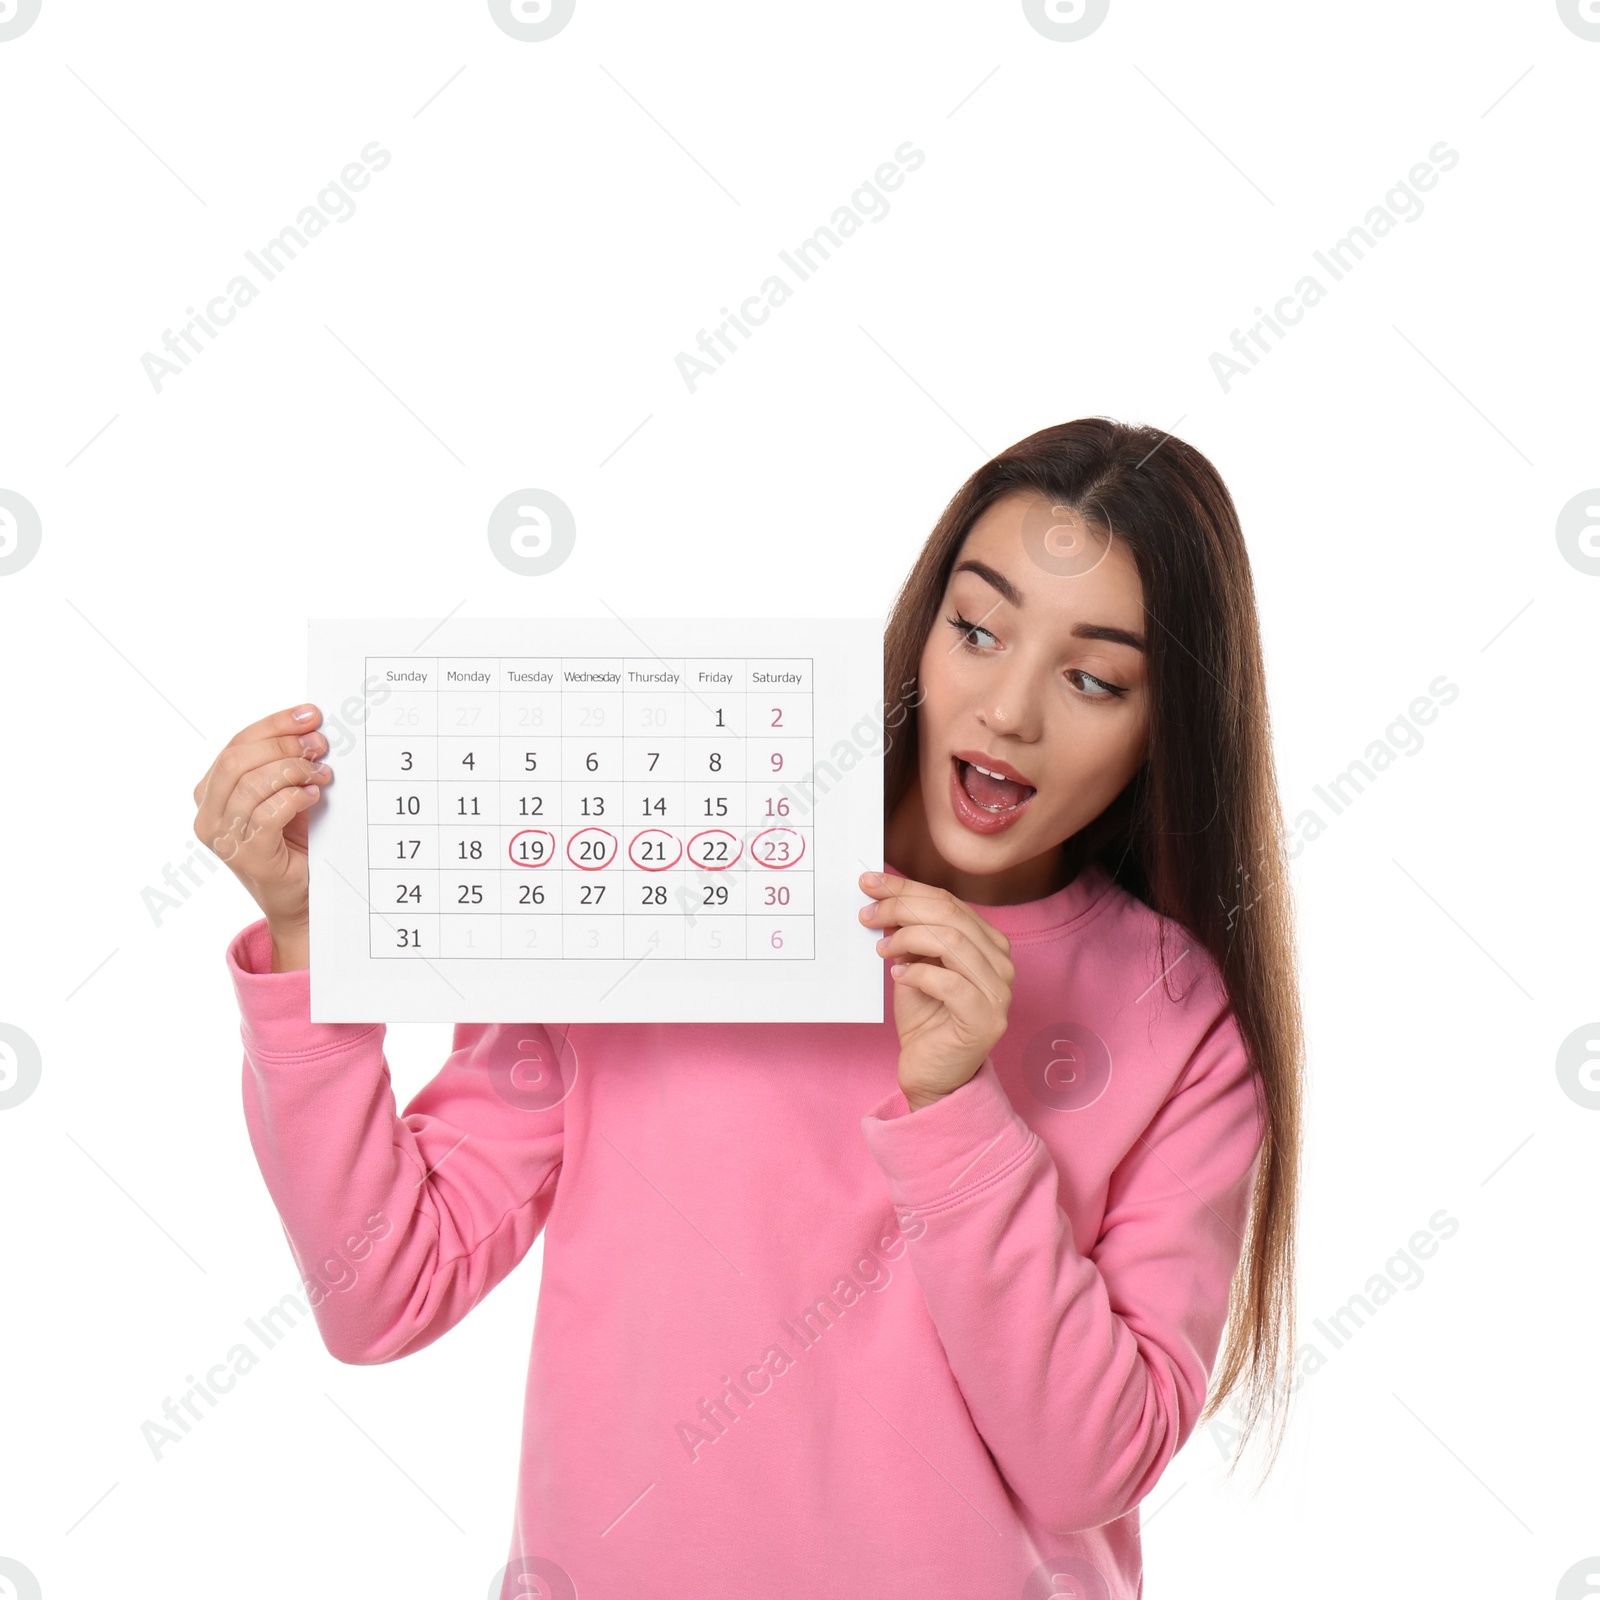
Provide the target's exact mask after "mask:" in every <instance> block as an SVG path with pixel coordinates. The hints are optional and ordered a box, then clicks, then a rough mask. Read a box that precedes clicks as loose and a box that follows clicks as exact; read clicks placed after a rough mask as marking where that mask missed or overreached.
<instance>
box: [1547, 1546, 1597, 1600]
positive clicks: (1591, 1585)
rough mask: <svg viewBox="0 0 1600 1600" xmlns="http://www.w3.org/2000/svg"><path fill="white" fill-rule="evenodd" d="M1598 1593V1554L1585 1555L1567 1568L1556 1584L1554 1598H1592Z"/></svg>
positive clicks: (1589, 1599) (1557, 1599) (1577, 1599)
mask: <svg viewBox="0 0 1600 1600" xmlns="http://www.w3.org/2000/svg"><path fill="white" fill-rule="evenodd" d="M1597 1594H1600V1556H1585V1557H1584V1559H1583V1560H1582V1561H1579V1562H1577V1563H1576V1564H1575V1565H1573V1566H1570V1567H1568V1568H1567V1570H1566V1571H1565V1572H1563V1573H1562V1574H1561V1581H1560V1582H1559V1583H1558V1584H1557V1585H1556V1600H1593V1597H1594V1596H1595V1595H1597Z"/></svg>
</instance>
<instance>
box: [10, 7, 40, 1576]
mask: <svg viewBox="0 0 1600 1600" xmlns="http://www.w3.org/2000/svg"><path fill="white" fill-rule="evenodd" d="M33 9H34V10H35V11H37V10H38V9H39V8H38V6H37V5H36V6H34V8H33ZM4 37H5V35H3V34H0V38H4ZM43 1593H44V1591H43V1590H42V1589H41V1588H40V1587H39V1580H38V1579H37V1578H36V1577H34V1575H33V1574H32V1573H31V1572H30V1571H29V1570H28V1569H27V1568H26V1567H25V1566H23V1564H22V1563H21V1562H20V1561H13V1560H12V1559H11V1557H10V1556H0V1595H3V1596H5V1600H40V1596H41V1595H42V1594H43Z"/></svg>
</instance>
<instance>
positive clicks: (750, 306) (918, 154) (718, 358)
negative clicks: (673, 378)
mask: <svg viewBox="0 0 1600 1600" xmlns="http://www.w3.org/2000/svg"><path fill="white" fill-rule="evenodd" d="M927 159H928V158H927V156H926V155H924V154H923V152H922V151H920V150H919V149H917V147H916V146H915V145H914V144H912V142H911V141H910V140H909V139H906V140H904V141H903V142H902V143H901V144H899V145H897V146H896V147H895V152H894V160H893V161H885V162H883V163H882V164H881V165H880V166H879V168H878V170H877V171H876V172H874V173H873V175H872V178H871V179H869V180H865V181H863V182H862V184H861V185H860V187H859V188H857V189H856V191H855V193H854V194H852V195H851V196H850V203H849V204H848V205H842V206H839V207H838V208H837V209H835V211H834V213H833V215H832V216H831V217H830V218H829V219H828V222H827V223H824V224H823V225H822V226H821V227H820V228H818V229H817V230H816V232H815V233H813V234H812V235H811V236H810V238H808V239H802V240H801V241H800V243H799V244H797V245H796V246H795V247H794V250H793V252H792V253H791V252H790V251H788V250H780V251H779V252H778V257H779V259H780V260H781V261H782V262H783V264H784V265H785V266H786V267H788V268H789V270H790V271H791V272H793V273H794V275H795V277H796V278H797V279H798V280H799V283H804V282H805V281H806V279H807V278H809V277H811V276H812V274H813V273H815V272H816V271H817V270H818V268H820V267H821V266H822V265H823V263H824V262H826V261H831V260H832V259H833V257H832V255H831V253H830V251H832V250H837V249H839V247H840V246H841V245H842V244H843V243H844V241H845V240H846V239H848V238H850V236H851V235H852V234H854V233H855V232H856V230H857V229H858V228H860V226H861V224H862V223H863V222H882V221H883V219H884V218H885V217H886V216H888V215H889V202H888V200H887V199H885V198H884V195H883V193H882V191H883V190H884V189H888V190H889V191H890V192H891V193H892V192H893V191H894V190H896V189H898V188H899V187H900V185H901V184H902V183H904V182H905V181H906V173H908V172H915V171H916V170H917V168H918V167H920V166H921V165H922V164H923V162H924V161H926V160H927ZM829 223H831V224H832V226H831V227H830V226H829ZM797 287H798V284H796V285H795V286H794V287H791V286H790V283H789V280H788V279H787V278H785V277H784V275H783V274H782V273H781V272H775V273H773V274H772V276H771V277H770V278H767V279H765V280H764V281H763V282H762V285H761V287H760V288H759V289H758V290H757V291H756V292H755V293H754V294H752V295H749V296H747V297H746V298H745V299H744V300H742V301H740V302H739V310H738V312H737V313H735V312H733V311H730V310H729V309H728V307H727V306H723V307H722V308H721V315H722V317H723V319H724V320H723V321H722V322H720V323H718V324H717V327H716V328H715V330H714V331H713V332H711V333H707V332H706V330H705V329H704V328H702V329H701V330H700V332H699V335H698V337H697V338H696V339H695V346H696V348H697V349H698V350H700V352H701V353H702V354H703V355H707V356H710V358H711V364H710V365H708V364H707V363H706V362H705V361H702V360H701V359H700V357H699V356H696V355H691V354H690V353H689V352H688V351H685V350H680V351H679V352H678V354H677V358H676V365H677V368H678V376H679V377H681V378H682V379H683V381H684V383H685V384H687V385H688V389H689V393H690V394H693V393H694V392H695V385H696V384H697V383H698V382H699V380H700V379H701V378H710V377H714V376H715V374H716V371H717V368H718V367H720V366H721V365H722V364H723V362H725V361H726V360H727V359H728V356H729V355H732V354H733V353H734V352H735V351H736V350H737V349H738V348H739V346H738V345H736V344H735V343H734V342H733V339H732V338H731V337H730V330H731V331H732V332H733V333H738V334H740V335H742V336H743V337H744V338H745V339H746V340H748V339H749V338H750V334H751V329H750V328H748V327H746V326H745V324H746V323H753V324H755V326H756V327H759V326H760V325H761V324H762V323H764V322H765V321H766V320H767V318H768V317H770V316H771V315H772V313H773V311H774V310H775V309H776V308H777V307H778V306H781V305H782V304H783V303H784V301H786V300H787V299H788V298H789V297H790V295H792V294H793V293H794V290H795V288H797ZM741 318H742V319H743V320H741ZM713 339H715V340H717V341H718V343H720V344H721V345H722V350H719V349H718V348H717V346H716V344H713V343H712V340H713ZM723 350H726V351H727V353H728V355H724V354H723V353H722V351H723Z"/></svg>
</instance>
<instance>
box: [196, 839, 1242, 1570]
mask: <svg viewBox="0 0 1600 1600" xmlns="http://www.w3.org/2000/svg"><path fill="white" fill-rule="evenodd" d="M863 903H865V897H863ZM978 910H979V911H980V913H981V914H982V915H983V916H985V917H986V918H988V920H989V921H990V922H992V923H993V924H994V925H995V926H996V927H998V928H999V929H1001V930H1002V931H1003V932H1004V933H1005V934H1006V935H1007V936H1008V937H1009V938H1010V940H1011V944H1012V959H1013V962H1014V964H1015V966H1016V981H1015V984H1014V986H1013V1000H1012V1006H1011V1011H1010V1022H1009V1027H1008V1030H1007V1032H1006V1034H1005V1037H1004V1038H1003V1039H1002V1040H1001V1041H1000V1043H999V1044H998V1045H997V1046H996V1048H995V1050H994V1053H993V1055H992V1056H991V1057H990V1059H989V1060H988V1061H986V1062H985V1063H984V1065H983V1067H982V1068H981V1070H980V1071H979V1072H978V1074H977V1075H976V1076H975V1077H974V1078H973V1079H972V1080H971V1081H970V1082H969V1083H967V1084H965V1085H963V1086H962V1087H961V1088H960V1089H957V1090H956V1091H955V1092H954V1093H952V1094H950V1095H947V1096H946V1097H945V1098H944V1099H942V1100H938V1101H935V1102H934V1103H933V1104H931V1105H929V1106H926V1107H924V1108H923V1109H922V1110H920V1111H915V1112H913V1111H911V1109H910V1108H909V1106H908V1105H907V1103H906V1100H905V1097H904V1095H902V1094H901V1092H900V1089H899V1086H898V1081H897V1074H896V1062H897V1056H898V1039H897V1036H896V1033H895V1028H894V1023H893V1021H892V1015H893V1012H892V1007H891V1008H890V1009H887V1010H886V1012H885V1015H886V1017H889V1018H890V1019H891V1020H888V1021H885V1022H883V1023H881V1024H879V1023H865V1024H843V1023H841V1024H820V1023H819V1024H804V1025H797V1024H778V1023H758V1024H738V1025H712V1024H703V1025H684V1024H673V1025H667V1024H657V1025H647V1024H587V1025H574V1026H570V1027H560V1026H557V1025H556V1024H553V1023H551V1024H543V1025H541V1024H537V1023H528V1024H525V1025H515V1026H510V1025H502V1024H461V1025H458V1026H457V1027H456V1030H455V1035H454V1046H453V1049H452V1051H451V1054H450V1057H449V1059H448V1060H447V1061H446V1062H445V1064H444V1067H443V1069H442V1070H441V1071H440V1072H439V1074H438V1075H437V1076H436V1077H435V1078H433V1079H432V1081H431V1082H429V1083H428V1084H427V1085H426V1086H425V1087H424V1088H423V1089H421V1090H420V1091H419V1092H418V1093H417V1094H416V1095H415V1096H414V1097H413V1098H412V1099H411V1101H410V1103H409V1104H408V1105H407V1106H406V1108H405V1111H404V1112H403V1113H400V1114H397V1113H396V1108H395V1102H394V1094H393V1090H392V1088H391V1086H390V1081H389V1071H388V1067H387V1065H386V1064H385V1061H384V1056H383V1040H384V1029H383V1028H382V1026H379V1025H373V1026H366V1025H362V1024H356V1023H313V1022H311V1021H310V1020H309V991H308V979H307V974H306V973H305V972H303V971H301V972H284V973H273V972H272V971H271V970H270V969H271V950H270V943H269V940H268V936H267V928H266V924H265V922H257V923H254V924H252V925H251V926H250V927H248V928H246V929H245V930H244V931H243V932H242V933H240V934H239V935H238V937H237V938H236V939H235V940H234V941H233V943H232V944H231V946H230V947H229V950H228V963H229V969H230V972H231V974H232V977H233V981H234V984H235V985H236V988H237V991H238V997H239V1005H240V1009H241V1012H242V1015H243V1023H242V1029H241V1031H242V1034H243V1039H244V1047H245V1060H244V1106H245V1117H246V1120H247V1123H248V1126H249V1132H250V1139H251V1143H252V1145H253V1147H254V1150H255V1154H256V1158H257V1160H258V1162H259V1163H260V1167H261V1172H262V1175H263V1177H264V1178H265V1179H266V1184H267V1188H268V1190H269V1191H270V1193H271V1195H272V1199H273V1201H274V1203H275V1204H276V1205H277V1208H278V1211H279V1213H280V1215H281V1217H282V1220H283V1225H284V1231H285V1233H286V1234H287V1236H288V1239H289V1242H290V1245H291V1247H292V1249H293V1251H294V1255H295V1260H296V1264H297V1266H298V1268H299V1271H300V1273H301V1276H302V1278H303V1280H304V1281H305V1285H306V1289H307V1292H308V1296H309V1298H310V1301H311V1304H312V1307H313V1309H314V1313H315V1316H316V1320H317V1325H318V1327H319V1328H320V1330H321V1333H322V1338H323V1340H324V1342H325V1343H326V1345H327V1347H328V1349H329V1350H330V1351H331V1352H332V1354H333V1355H334V1356H336V1357H337V1358H338V1359H339V1360H341V1361H346V1362H357V1363H366V1362H379V1361H393V1360H395V1359H397V1358H398V1357H401V1356H404V1355H408V1354H410V1353H411V1352H412V1351H414V1350H419V1349H421V1348H422V1347H423V1346H425V1345H428V1344H431V1343H432V1342H433V1341H434V1340H435V1339H438V1338H440V1337H441V1336H442V1335H443V1334H445V1333H446V1332H448V1331H449V1329H450V1328H452V1327H453V1326H454V1325H455V1324H456V1323H457V1322H459V1321H460V1320H461V1318H462V1317H464V1316H466V1314H467V1313H468V1312H469V1311H471V1309H472V1308H473V1307H474V1306H475V1305H476V1304H477V1303H478V1302H479V1301H480V1300H481V1299H482V1298H483V1297H484V1296H485V1295H486V1294H488V1293H489V1291H490V1290H491V1289H493V1288H494V1286H495V1285H496V1284H497V1283H499V1282H500V1280H501V1279H502V1278H504V1277H505V1276H506V1275H507V1274H508V1273H509V1272H510V1271H511V1270H512V1268H513V1267H515V1266H516V1265H517V1263H518V1262H519V1261H521V1260H522V1258H523V1256H524V1255H525V1254H526V1253H527V1250H528V1247H529V1246H530V1245H531V1244H532V1243H533V1241H534V1239H535V1238H536V1237H537V1235H538V1234H539V1232H540V1230H541V1229H544V1230H545V1245H544V1270H543V1277H542V1279H541V1281H540V1286H539V1303H538V1314H537V1318H536V1321H535V1328H534V1334H533V1341H532V1354H531V1361H530V1366H529V1373H528V1385H527V1394H526V1414H525V1418H524V1423H523V1444H522V1458H521V1470H520V1475H519V1484H518V1493H517V1507H518V1510H517V1517H516V1524H515V1528H514V1530H513V1537H512V1541H511V1549H510V1554H509V1564H508V1567H507V1570H506V1573H505V1576H504V1587H503V1590H502V1593H503V1594H504V1595H505V1596H507V1597H510V1596H526V1595H532V1594H545V1595H549V1596H553V1597H572V1596H581V1597H582V1600H624V1597H626V1600H640V1597H648V1600H721V1597H728V1600H734V1597H738V1600H750V1597H753V1596H756V1595H761V1596H763V1597H772V1600H788V1597H795V1600H799V1597H804V1600H825V1597H833V1596H838V1597H840V1600H846V1597H848V1600H902V1597H903V1600H974V1597H977V1596H982V1597H985V1600H988V1597H1003V1600H1013V1597H1015V1600H1036V1597H1037V1600H1044V1597H1046V1596H1051V1595H1056V1594H1058V1593H1072V1594H1077V1595H1082V1596H1084V1597H1085V1600H1137V1597H1138V1596H1139V1595H1140V1594H1141V1593H1142V1578H1141V1563H1140V1549H1139V1511H1138V1507H1139V1503H1140V1501H1141V1500H1143V1499H1144V1498H1145V1496H1146V1495H1148V1494H1149V1493H1150V1492H1151V1490H1152V1489H1154V1488H1155V1486H1156V1483H1157V1481H1158V1480H1159V1479H1160V1477H1161V1473H1162V1471H1163V1469H1164V1468H1165V1467H1166V1465H1167V1463H1168V1462H1169V1461H1170V1460H1171V1459H1172V1456H1173V1454H1174V1452H1176V1451H1177V1449H1178V1448H1179V1446H1180V1445H1182V1444H1183V1442H1184V1441H1185V1439H1187V1438H1188V1436H1189V1434H1190V1432H1191V1431H1192V1430H1193V1428H1194V1425H1195V1421H1196V1418H1197V1416H1198V1414H1199V1411H1200V1408H1201V1405H1202V1403H1203V1401H1204V1397H1205V1391H1206V1385H1207V1379H1208V1375H1209V1372H1210V1370H1211V1367H1212V1364H1213V1362H1214V1360H1215V1358H1216V1353H1217V1348H1218V1344H1219V1341H1220V1338H1221V1332H1222V1327H1223V1323H1224V1320H1225V1317H1226V1313H1227V1305H1228V1287H1229V1280H1230V1278H1231V1276H1232V1274H1233V1271H1234V1267H1235V1265H1236V1263H1237V1261H1238V1259H1239V1254H1240V1249H1241V1241H1242V1234H1243V1230H1244V1224H1245V1218H1246V1213H1247V1207H1248V1202H1249V1195H1250V1185H1251V1181H1252V1178H1253V1176H1254V1169H1255V1164H1256V1161H1257V1159H1258V1155H1259V1148H1260V1140H1261V1133H1262V1124H1261V1122H1260V1120H1259V1113H1258V1111H1257V1107H1256V1101H1255V1094H1254V1086H1253V1080H1252V1076H1251V1073H1250V1070H1249V1066H1248V1062H1247V1060H1246V1056H1245V1052H1244V1047H1243V1043H1242V1041H1241V1037H1240V1034H1239V1031H1238V1027H1237V1024H1236V1022H1235V1019H1234V1016H1233V1013H1232V1011H1231V1009H1230V1008H1229V1006H1228V1003H1227V1000H1226V996H1225V994H1224V992H1223V989H1222V986H1221V982H1220V979H1219V977H1218V974H1217V972H1216V969H1215V967H1214V965H1213V964H1212V963H1211V961H1210V960H1209V958H1208V957H1207V956H1206V955H1205V954H1204V952H1203V951H1202V950H1201V949H1200V947H1199V946H1198V945H1194V944H1193V942H1192V941H1191V940H1190V939H1189V938H1188V937H1187V936H1186V935H1185V934H1184V933H1183V932H1182V930H1181V929H1180V928H1178V927H1176V926H1175V925H1173V924H1171V923H1169V924H1168V925H1167V929H1168V941H1167V955H1166V960H1167V964H1168V966H1169V967H1171V968H1172V969H1173V970H1172V972H1171V975H1170V978H1169V979H1168V982H1170V983H1171V985H1172V987H1173V988H1174V989H1175V990H1176V991H1177V992H1179V993H1180V994H1182V995H1183V998H1182V999H1181V1000H1179V1001H1178V1002H1176V1003H1174V1002H1173V1001H1172V1000H1171V999H1170V998H1169V997H1168V995H1167V994H1166V992H1165V990H1166V984H1164V983H1163V982H1162V981H1161V968H1160V967H1159V966H1158V964H1157V952H1156V943H1155V934H1156V927H1157V919H1156V917H1155V914H1154V913H1153V912H1152V911H1151V910H1150V909H1149V908H1148V907H1146V906H1145V905H1143V904H1142V903H1141V902H1139V901H1138V900H1136V899H1134V898H1133V897H1132V896H1130V895H1128V894H1127V893H1125V892H1124V891H1123V890H1122V889H1120V888H1118V887H1117V886H1116V885H1115V884H1114V883H1113V882H1112V881H1111V880H1110V878H1109V877H1107V875H1106V874H1105V873H1104V872H1103V871H1101V870H1100V869H1099V868H1098V867H1091V868H1089V869H1087V870H1086V871H1085V872H1083V873H1081V874H1080V875H1079V877H1078V878H1077V880H1076V881H1075V882H1073V883H1072V884H1070V885H1069V886H1068V887H1067V888H1065V889H1063V890H1061V891H1060V892H1059V893H1057V894H1054V895H1052V896H1050V897H1049V898H1048V899H1044V900H1037V901H1033V902H1031V903H1029V904H1026V905H1013V906H984V907H979V908H978ZM862 937H863V938H866V939H870V938H873V937H875V935H874V934H873V933H872V932H870V931H869V930H866V929H863V930H862ZM885 990H886V994H885V999H886V1005H888V1004H889V997H888V993H887V990H888V978H887V973H885ZM1068 1583H1072V1584H1075V1587H1070V1588H1068V1587H1066V1585H1067V1584H1068ZM541 1584H542V1585H543V1587H540V1585H541ZM474 1592H477V1591H476V1590H475V1591H474Z"/></svg>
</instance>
